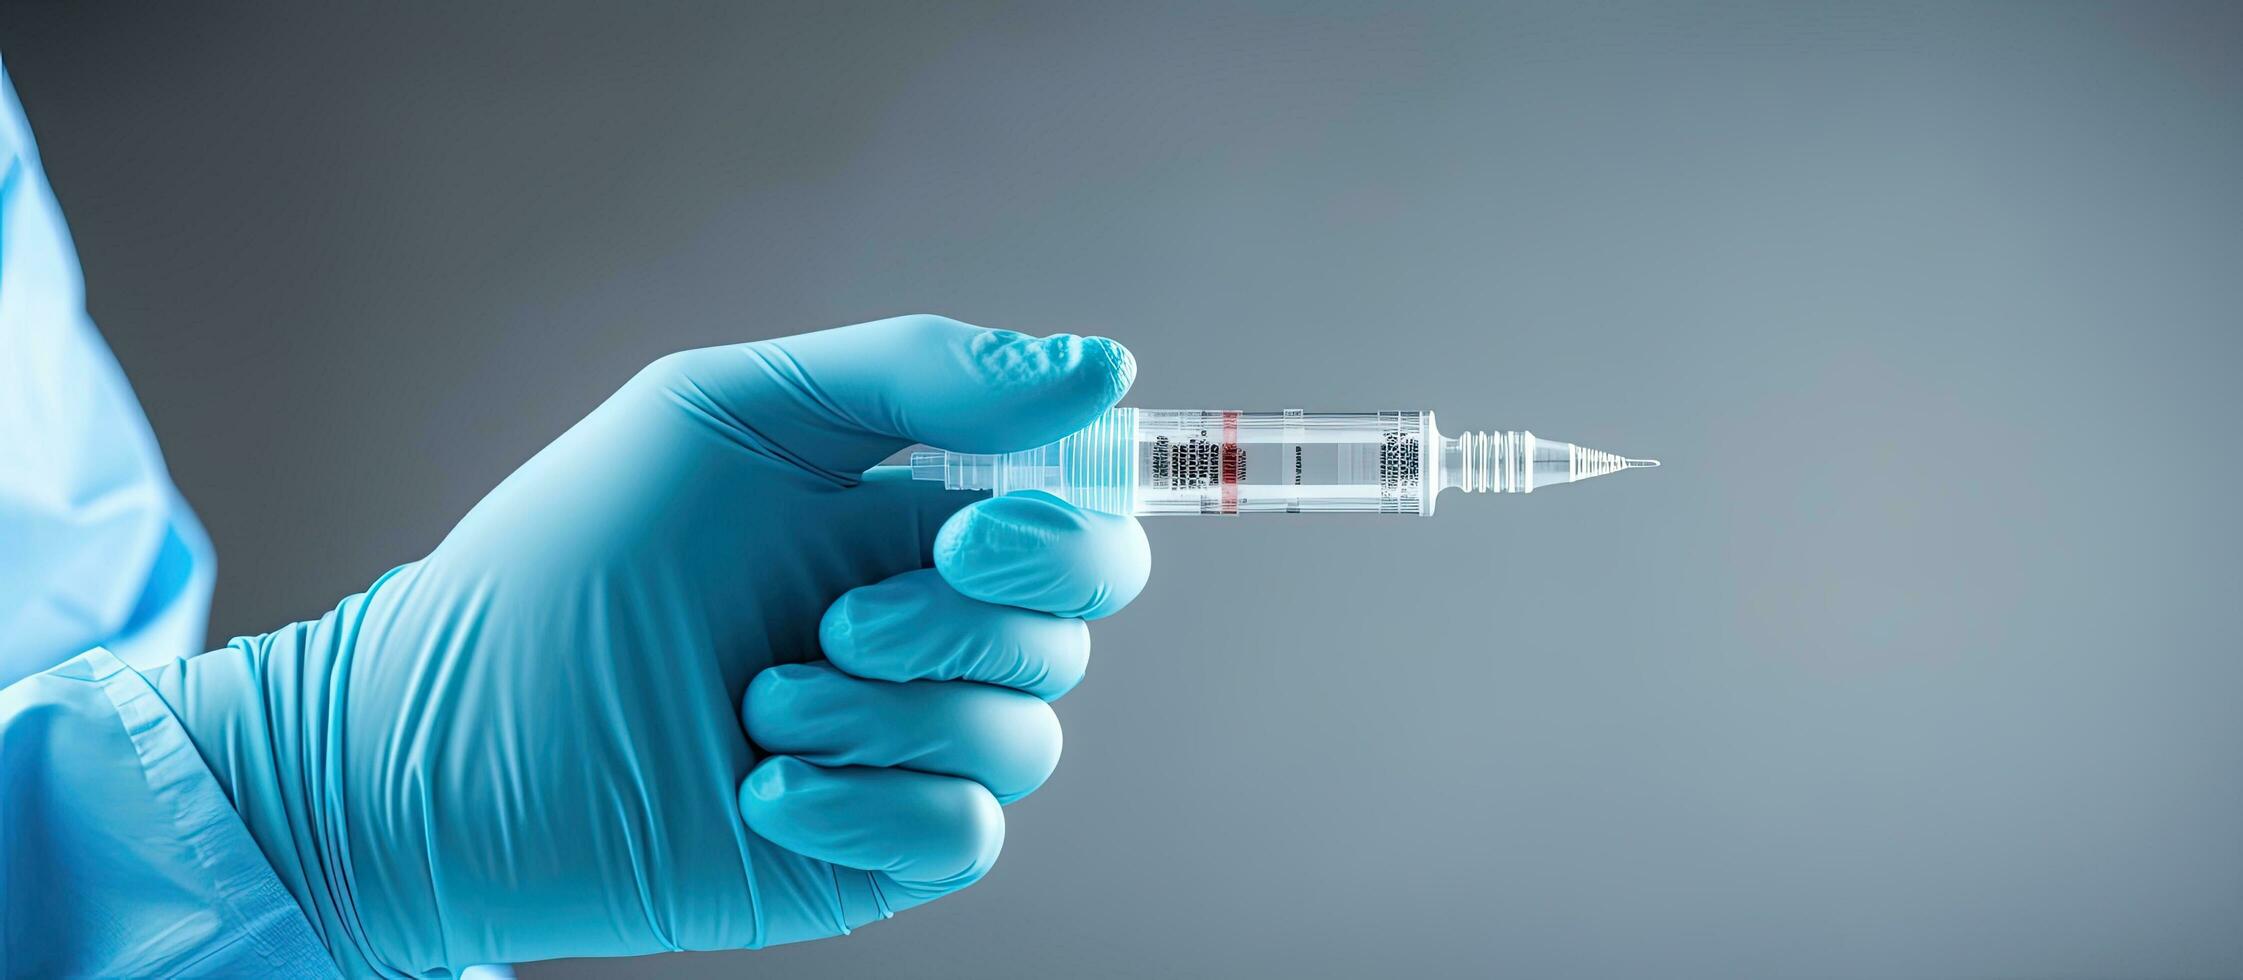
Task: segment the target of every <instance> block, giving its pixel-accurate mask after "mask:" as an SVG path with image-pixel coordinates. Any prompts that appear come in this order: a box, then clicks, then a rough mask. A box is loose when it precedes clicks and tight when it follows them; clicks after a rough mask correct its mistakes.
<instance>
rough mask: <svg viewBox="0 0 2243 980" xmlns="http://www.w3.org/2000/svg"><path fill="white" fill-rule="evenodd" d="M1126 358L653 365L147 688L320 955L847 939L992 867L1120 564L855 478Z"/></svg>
mask: <svg viewBox="0 0 2243 980" xmlns="http://www.w3.org/2000/svg"><path fill="white" fill-rule="evenodd" d="M1133 374H1134V368H1133V364H1132V361H1131V360H1130V357H1129V354H1128V352H1127V351H1125V350H1124V349H1122V347H1121V346H1120V345H1118V344H1115V343H1113V342H1111V341H1107V340H1103V339H1099V338H1076V337H1072V336H1065V335H1061V336H1055V337H1050V338H1046V339H1042V340H1038V339H1033V338H1029V337H1025V336H1022V335H1020V334H1015V333H1008V332H1001V331H990V330H983V329H980V328H978V327H970V326H967V325H965V324H961V323H957V322H954V321H950V320H945V319H942V318H939V317H929V316H912V317H900V318H897V319H892V320H882V321H879V322H875V323H867V324H862V325H859V326H854V327H846V328H842V329H839V330H830V331H826V332H822V333H814V334H807V335H804V336H799V337H790V338H786V339H782V340H774V341H766V342H761V343H753V344H746V345H742V346H736V347H721V348H711V349H707V350H697V351H689V352H685V353H682V354H676V355H672V356H670V357H665V358H663V359H661V360H660V361H657V362H656V363H655V364H654V365H653V366H651V367H649V368H647V369H646V370H645V371H643V372H641V373H640V374H639V376H638V377H636V378H634V379H633V380H632V381H631V382H630V383H629V384H628V385H625V386H624V388H623V389H622V390H621V391H620V392H618V393H617V394H616V395H615V396H614V397H612V398H610V399H609V400H608V401H607V402H606V403H605V404H603V405H601V406H600V408H599V409H598V410H596V411H594V412H593V413H592V414H591V415H590V416H589V417H587V418H586V419H585V420H584V421H583V422H581V423H579V424H577V426H576V427H575V428H573V429H571V430H569V432H568V433H566V434H565V435H563V436H562V437H561V438H560V439H559V440H557V441H555V442H554V443H553V444H552V445H551V446H549V447H547V448H546V449H545V450H544V451H543V452H541V453H539V454H538V455H537V456H536V457H535V458H533V459H531V460H530V461H529V462H528V463H526V464H524V465H523V466H522V468H521V469H520V470H519V471H517V472H516V473H514V475H513V476H511V477H509V478H507V480H506V481H505V482H504V483H502V484H501V485H500V486H499V487H498V488H497V489H496V490H494V491H492V492H491V494H490V496H489V497H487V498H485V499H484V500H483V502H482V503H481V504H479V505H478V506H477V507H476V508H475V509H474V510H473V511H472V512H471V513H469V514H468V515H467V517H466V519H464V520H463V521H461V522H460V525H459V527H458V528H457V529H455V530H454V531H453V532H452V533H451V535H450V536H449V537H447V538H446V539H445V540H444V542H443V544H442V545H441V546H439V547H438V548H437V549H436V551H435V552H434V553H433V554H431V555H429V556H428V557H427V558H426V559H424V560H422V561H418V562H415V563H413V564H410V565H405V566H403V567H400V568H397V569H395V570H393V571H391V572H389V573H388V574H386V575H384V576H382V577H381V579H380V580H379V581H376V582H375V583H374V585H373V586H372V587H371V588H369V589H367V591H366V592H365V593H364V594H362V595H357V596H352V597H350V598H349V599H345V600H343V602H342V604H341V605H340V606H338V607H337V608H336V609H335V610H334V611H333V612H330V613H328V614H327V615H326V616H323V617H321V618H319V619H317V620H313V621H311V622H305V623H297V624H295V625H293V626H288V627H285V628H283V629H280V630H278V631H275V632H273V633H269V634H266V635H264V636H258V637H245V638H242V639H238V640H235V641H234V642H233V644H232V645H230V646H228V647H227V648H225V649H222V650H218V651H214V652H212V653H208V654H204V655H202V656H199V657H194V658H191V659H188V660H184V661H181V662H179V663H178V664H176V665H173V666H171V667H167V668H165V669H164V670H162V671H160V672H159V673H158V674H157V675H155V676H154V677H153V678H152V679H153V680H154V682H155V684H156V687H157V690H158V691H159V692H160V693H161V694H163V696H164V698H165V700H166V701H167V702H168V703H169V704H170V705H171V706H172V707H173V709H174V711H175V712H177V713H178V714H179V715H180V717H181V718H182V720H183V721H184V722H185V724H186V726H187V729H188V732H189V734H190V736H191V737H192V739H193V741H194V743H195V745H196V747H197V749H199V750H200V752H201V753H202V755H203V757H204V759H205V760H206V761H207V762H208V763H209V765H210V768H211V769H212V770H213V771H214V772H215V773H216V775H217V777H218V779H219V781H220V782H221V783H222V784H223V785H224V787H225V789H226V791H227V794H228V796H229V798H230V799H232V800H233V801H234V805H235V808H236V809H237V810H239V811H240V812H241V815H242V817H243V819H244V821H245V822H246V823H247V824H248V826H249V829H250V831H251V833H252V834H253V836H254V837H255V838H256V840H257V842H258V844H259V846H260V847H261V848H262V849H263V851H264V852H265V854H266V856H267V857H268V858H269V859H270V860H271V862H272V864H273V866H274V869H275V870H276V871H277V872H278V873H279V875H280V877H281V879H282V881H283V882H284V884H286V885H287V887H288V888H289V890H290V891H291V892H292V893H294V894H295V896H296V898H297V900H298V902H299V903H300V904H302V905H303V906H304V909H305V912H306V913H307V915H308V916H309V917H310V918H311V920H312V922H313V925H314V927H315V928H316V929H317V930H318V931H319V933H320V934H321V936H322V937H323V939H324V940H325V941H326V943H327V945H328V947H329V948H330V949H331V950H332V951H333V952H334V953H335V955H336V957H337V960H338V961H339V962H340V963H341V964H342V965H343V966H344V968H345V970H346V971H350V972H385V973H386V972H396V973H407V974H418V973H427V972H430V971H434V970H437V969H439V968H446V967H451V968H456V967H460V966H463V965H466V964H471V963H479V962H500V961H508V962H511V961H520V960H533V959H543V958H549V957H556V956H577V955H589V956H612V955H624V954H634V953H647V952H656V951H661V950H674V949H721V948H736V947H757V946H764V945H770V944H774V943H782V942H791V941H794V940H802V939H813V938H818V937H823V936H830V935H835V934H838V933H843V932H847V931H848V930H849V929H850V928H851V927H853V926H856V925H858V924H860V923H863V922H866V921H869V920H872V919H877V918H881V917H883V916H886V915H889V914H891V913H893V912H895V911H897V910H900V909H904V908H908V907H910V906H913V905H917V904H920V903H922V902H926V901H928V900H930V899H933V898H936V897H939V896H941V895H944V894H946V893H948V892H952V891H955V890H957V889H959V888H963V887H965V886H966V885H968V884H971V883H972V882H973V881H974V880H976V879H978V878H979V877H981V875H982V874H983V873H984V872H986V871H988V870H989V867H990V864H991V862H993V861H995V860H996V857H997V850H998V846H999V844H1000V843H1001V842H1002V840H1003V837H1004V820H1003V816H1002V814H1001V812H1000V811H999V809H998V807H999V805H1000V804H1002V803H1006V802H1010V801H1012V800H1015V799H1018V798H1019V797H1021V796H1023V795H1026V794H1027V793H1028V792H1029V791H1031V790H1033V789H1035V788H1036V787H1037V785H1038V784H1040V783H1042V782H1043V780H1044V778H1045V776H1046V775H1048V774H1049V773H1050V771H1051V768H1052V766H1053V765H1054V764H1055V763H1056V762H1057V760H1058V756H1059V746H1060V738H1059V726H1058V722H1057V721H1056V720H1055V718H1054V716H1053V714H1052V711H1051V708H1050V707H1049V705H1048V704H1047V703H1046V702H1048V701H1050V700H1052V699H1055V698H1057V697H1059V696H1060V695H1061V694H1064V693H1065V692H1066V691H1067V689H1068V688H1069V687H1071V686H1073V685H1074V684H1075V682H1076V681H1077V680H1079V679H1081V677H1082V675H1083V669H1084V666H1085V663H1086V658H1087V657H1088V655H1089V635H1088V633H1087V631H1086V628H1085V626H1084V620H1089V619H1096V618H1098V617H1101V616H1105V615H1107V614H1109V613H1112V612H1114V611H1115V610H1118V609H1120V608H1121V607H1122V606H1123V605H1124V604H1126V603H1127V602H1129V600H1130V599H1131V598H1133V597H1135V596H1136V594H1137V592H1138V590H1139V589H1140V588H1142V587H1143V585H1144V582H1145V576H1146V573H1147V570H1148V568H1149V565H1150V556H1149V553H1148V551H1147V548H1146V543H1145V537H1144V532H1143V531H1142V529H1140V528H1139V527H1138V525H1137V523H1136V522H1135V521H1133V520H1131V519H1129V518H1125V517H1116V516H1111V515H1106V514H1099V513H1095V512H1086V511H1080V510H1076V509H1075V508H1073V507H1070V506H1068V505H1067V504H1065V503H1062V502H1060V501H1058V500H1057V499H1054V498H1051V497H1046V496H1040V495H1016V496H1010V497H1003V498H997V499H987V498H980V499H978V501H977V499H976V498H975V497H973V496H972V495H966V494H954V493H947V492H944V491H942V490H940V489H939V488H938V487H937V485H934V484H929V483H923V482H921V483H915V482H913V481H912V480H910V479H909V478H908V477H909V475H908V472H905V471H904V470H903V469H902V468H891V467H879V468H874V469H872V470H870V472H866V470H867V468H868V467H873V466H874V465H875V464H877V463H879V462H880V461H881V460H882V459H884V458H886V457H887V456H888V455H890V454H891V453H893V452H894V451H896V450H897V449H900V448H902V447H904V446H906V445H908V444H910V443H913V442H926V443H930V444H933V445H937V446H942V447H944V448H949V449H956V450H961V451H971V452H1003V451H1010V450H1018V449H1026V448H1030V447H1033V446H1037V445H1041V444H1043V443H1046V442H1050V441H1052V440H1054V439H1057V438H1059V437H1060V436H1063V435H1065V434H1067V433H1069V432H1071V431H1073V430H1075V429H1077V428H1080V427H1081V426H1083V425H1084V424H1086V423H1087V422H1089V421H1090V420H1091V418H1092V417H1093V416H1094V415H1096V414H1098V413H1099V412H1101V411H1103V410H1105V409H1106V408H1107V407H1109V406H1111V405H1112V404H1113V403H1114V402H1115V401H1116V400H1117V399H1119V398H1120V397H1121V395H1122V392H1123V391H1124V390H1125V389H1126V388H1127V387H1128V386H1129V382H1130V380H1131V378H1132V376H1133ZM313 544H315V543H313ZM821 651H822V653H821ZM751 681H752V683H751ZM743 702H744V704H743ZM743 717H744V720H745V728H744V730H743V724H742V722H743Z"/></svg>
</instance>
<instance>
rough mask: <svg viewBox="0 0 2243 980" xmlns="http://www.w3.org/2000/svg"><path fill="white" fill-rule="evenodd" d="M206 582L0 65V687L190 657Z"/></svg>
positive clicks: (208, 566)
mask: <svg viewBox="0 0 2243 980" xmlns="http://www.w3.org/2000/svg"><path fill="white" fill-rule="evenodd" d="M211 573H212V563H211V556H210V543H209V541H208V540H207V539H206V538H205V537H204V536H203V531H202V527H201V525H199V524H197V523H196V522H195V517H194V514H193V513H192V512H191V511H189V510H188V509H187V505H186V503H185V502H184V501H182V500H181V499H180V497H179V494H178V492H177V491H176V490H174V489H172V485H171V479H170V476H169V475H168V474H167V473H166V472H165V470H164V464H163V458H162V457H161V456H160V455H158V454H157V452H156V437H155V435H154V433H153V432H151V431H150V430H149V428H148V422H147V419H145V418H144V417H142V416H141V414H140V406H139V404H138V403H137V402H135V401H134V400H133V396H132V389H131V388H130V387H128V386H127V385H126V384H125V376H124V372H123V371H122V370H119V369H118V367H117V361H116V358H114V357H112V356H110V354H109V349H108V348H107V347H106V346H104V345H103V344H102V342H101V337H100V336H99V335H98V334H96V333H95V332H94V327H93V321H92V320H91V319H89V318H88V317H87V315H86V307H85V287H84V282H83V279H82V278H81V276H80V274H79V271H78V259H77V255H76V253H75V252H74V251H73V250H72V248H71V245H70V232H69V229H68V228H66V227H65V226H64V225H63V221H62V210H61V208H60V207H59V206H57V204H56V203H55V196H54V193H53V192H52V191H51V190H49V189H48V187H47V179H46V176H45V175H44V174H43V173H42V172H41V171H40V169H39V154H38V150H37V148H36V147H35V146H34V145H33V143H32V140H31V130H30V128H29V126H28V124H26V123H25V121H24V116H23V109H22V106H21V105H20V104H18V103H17V101H16V93H15V85H14V83H13V82H12V81H10V80H9V79H8V78H7V72H6V68H5V67H4V66H0V686H6V685H8V684H12V683H14V682H15V681H16V680H18V679H20V678H22V677H25V676H28V675H30V674H33V673H37V672H38V671H41V670H45V669H47V668H48V667H52V666H54V665H55V664H57V663H60V662H62V660H64V659H65V658H68V657H72V656H76V655H77V654H78V653H79V652H81V651H83V650H85V649H86V648H88V647H91V646H94V645H96V644H101V645H105V646H107V647H109V649H110V650H111V651H112V652H113V653H115V654H116V655H117V656H118V657H119V658H121V659H123V660H124V661H126V662H127V663H130V664H132V665H134V666H136V667H142V668H147V667H152V666H155V665H157V664H161V663H164V662H167V661H170V660H174V659H177V658H178V657H180V656H182V655H184V654H186V653H189V652H192V651H196V650H199V649H201V644H202V640H203V636H202V634H203V622H204V615H205V614H206V612H207V610H208V609H209V602H210V584H211Z"/></svg>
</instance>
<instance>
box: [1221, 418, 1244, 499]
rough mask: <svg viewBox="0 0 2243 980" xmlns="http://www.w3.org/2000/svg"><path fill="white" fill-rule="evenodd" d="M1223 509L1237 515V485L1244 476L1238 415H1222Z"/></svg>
mask: <svg viewBox="0 0 2243 980" xmlns="http://www.w3.org/2000/svg"><path fill="white" fill-rule="evenodd" d="M1222 460H1223V509H1222V513H1225V514H1236V513H1238V483H1239V481H1240V480H1242V479H1244V478H1245V476H1246V457H1245V454H1244V453H1243V452H1241V451H1240V450H1239V448H1238V413H1237V412H1224V413H1223V449H1222Z"/></svg>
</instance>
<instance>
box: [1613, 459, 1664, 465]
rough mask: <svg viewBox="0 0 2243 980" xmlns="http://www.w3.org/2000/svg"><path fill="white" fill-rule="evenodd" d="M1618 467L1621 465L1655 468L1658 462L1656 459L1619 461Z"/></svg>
mask: <svg viewBox="0 0 2243 980" xmlns="http://www.w3.org/2000/svg"><path fill="white" fill-rule="evenodd" d="M1620 465H1622V466H1657V465H1659V461H1658V460H1656V459H1623V460H1621V461H1620Z"/></svg>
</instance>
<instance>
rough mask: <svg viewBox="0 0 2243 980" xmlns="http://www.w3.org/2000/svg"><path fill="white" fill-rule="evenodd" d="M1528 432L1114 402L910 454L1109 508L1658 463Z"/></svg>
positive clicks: (1322, 502) (935, 467)
mask: <svg viewBox="0 0 2243 980" xmlns="http://www.w3.org/2000/svg"><path fill="white" fill-rule="evenodd" d="M1657 465H1659V461H1658V460H1655V459H1628V458H1626V457H1623V456H1617V455H1614V454H1612V453H1608V452H1604V451H1602V450H1598V449H1589V448H1587V447H1584V446H1576V445H1574V444H1572V443H1570V442H1557V441H1554V440H1550V439H1538V438H1536V437H1535V435H1534V433H1532V432H1467V433H1465V434H1463V435H1460V436H1456V437H1454V438H1451V437H1448V436H1444V435H1442V434H1441V433H1440V432H1439V431H1437V430H1436V429H1434V427H1433V413H1431V412H1303V411H1299V410H1290V411H1284V412H1223V411H1211V412H1198V411H1171V410H1165V409H1149V408H1147V409H1139V408H1116V409H1111V410H1109V411H1107V412H1105V413H1104V414H1101V415H1100V416H1098V417H1097V418H1096V419H1094V420H1092V421H1091V423H1090V425H1088V426H1086V427H1084V428H1083V429H1081V430H1079V431H1077V432H1075V433H1074V434H1073V435H1070V436H1067V437H1065V438H1063V439H1060V440H1059V441H1058V442H1054V443H1051V444H1049V445H1046V446H1041V447H1038V448H1035V449H1029V450H1024V451H1022V452H1015V453H1000V454H994V455H985V454H975V453H953V452H943V451H935V452H916V453H912V454H911V475H912V476H913V477H914V478H916V479H921V480H941V481H942V484H943V486H945V487H948V488H950V489H952V490H990V491H994V492H996V493H1000V494H1003V493H1012V492H1014V491H1017V490H1042V491H1045V492H1047V493H1050V494H1052V495H1054V496H1057V497H1059V498H1061V499H1064V500H1067V501H1069V502H1071V503H1073V504H1075V505H1076V506H1078V507H1087V508H1093V509H1097V510H1103V511H1109V512H1112V513H1116V514H1138V515H1154V514H1316V513H1327V512H1354V513H1368V514H1431V513H1433V500H1434V496H1435V495H1437V494H1439V493H1440V492H1441V491H1442V490H1444V489H1447V488H1449V487H1456V488H1459V489H1461V490H1464V491H1465V492H1467V493H1479V492H1504V493H1532V492H1533V491H1534V489H1535V488H1536V487H1547V486H1551V485H1553V484H1559V483H1573V482H1575V481H1578V480H1586V479H1589V478H1591V477H1598V476H1603V475H1605V474H1607V473H1616V472H1619V471H1620V470H1623V469H1629V468H1631V467H1642V466H1657Z"/></svg>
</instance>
